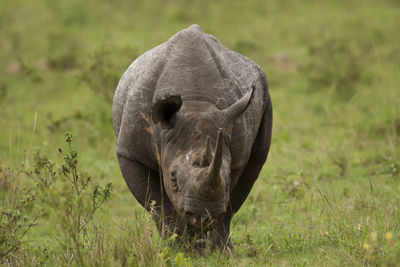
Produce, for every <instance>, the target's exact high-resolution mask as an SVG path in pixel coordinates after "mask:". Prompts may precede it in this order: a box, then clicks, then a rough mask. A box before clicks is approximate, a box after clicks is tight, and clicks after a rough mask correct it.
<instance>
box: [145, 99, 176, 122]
mask: <svg viewBox="0 0 400 267" xmlns="http://www.w3.org/2000/svg"><path fill="white" fill-rule="evenodd" d="M181 106H182V99H181V97H180V96H176V95H172V96H168V97H167V98H165V99H161V100H158V101H157V102H156V103H154V104H153V106H152V108H151V117H152V120H153V122H154V123H159V122H161V123H162V124H163V125H165V126H168V125H169V126H171V124H172V122H173V120H174V118H175V115H176V113H177V112H178V111H179V109H180V108H181Z"/></svg>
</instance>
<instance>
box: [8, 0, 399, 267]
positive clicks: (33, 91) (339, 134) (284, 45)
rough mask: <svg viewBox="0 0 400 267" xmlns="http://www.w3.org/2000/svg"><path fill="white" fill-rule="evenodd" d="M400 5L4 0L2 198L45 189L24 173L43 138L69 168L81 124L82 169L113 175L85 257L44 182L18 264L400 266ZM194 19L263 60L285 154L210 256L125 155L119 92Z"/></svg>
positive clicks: (272, 162)
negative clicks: (129, 177) (66, 158)
mask: <svg viewBox="0 0 400 267" xmlns="http://www.w3.org/2000/svg"><path fill="white" fill-rule="evenodd" d="M399 8H400V6H399V4H398V3H397V2H396V1H389V0H386V1H379V2H378V1H373V0H367V1H357V0H354V1H325V2H323V3H321V2H318V1H307V2H304V3H303V2H299V1H290V0H289V1H259V0H254V1H247V2H246V1H225V0H223V1H218V2H211V1H179V0H175V1H167V2H162V3H161V2H157V1H155V0H151V1H130V2H126V1H112V2H108V1H85V2H82V1H75V0H72V1H63V2H62V1H45V0H40V1H35V2H31V1H26V0H18V1H2V2H1V3H0V28H1V29H2V30H1V31H0V48H1V52H0V70H1V71H0V105H1V108H0V166H1V167H2V168H3V170H10V171H9V172H7V173H4V172H2V175H0V184H1V186H0V197H1V199H10V198H9V197H10V196H12V197H14V198H15V199H21V198H20V197H22V196H23V195H24V194H23V193H18V194H17V193H13V192H17V191H18V190H21V191H18V192H24V191H23V190H26V189H23V188H22V187H20V185H21V184H24V185H26V187H29V186H32V187H33V188H34V186H35V182H34V181H32V180H30V179H29V177H28V176H26V175H25V174H24V173H25V171H31V170H33V169H34V164H35V154H36V152H37V151H40V155H46V157H47V158H49V159H52V162H54V163H55V166H58V167H60V165H61V164H62V162H63V157H62V155H60V153H59V152H58V148H59V147H62V148H63V150H65V147H64V145H63V144H64V140H63V136H64V132H67V131H69V132H72V133H73V134H74V146H75V148H76V150H78V151H79V164H80V165H79V166H80V167H79V168H80V169H79V170H80V171H82V172H83V173H85V174H89V175H90V176H93V177H94V179H95V183H97V184H107V183H108V182H111V183H112V185H113V192H112V193H111V195H110V198H109V199H108V200H107V201H106V202H105V203H104V205H103V206H102V207H101V209H98V210H97V211H96V214H95V215H94V217H93V220H92V221H91V222H90V224H89V225H90V227H89V228H88V230H87V231H88V232H87V233H86V234H85V238H84V240H83V245H82V250H81V257H82V259H81V260H79V258H78V257H77V256H78V254H79V253H78V254H77V253H76V251H75V252H74V251H73V250H68V249H65V247H63V246H62V244H63V242H61V241H60V240H58V239H57V238H55V237H56V236H57V234H58V233H60V231H61V232H62V230H60V228H59V227H60V226H61V224H59V223H58V222H59V215H57V214H58V212H59V211H57V210H56V209H54V208H50V207H47V208H46V207H45V208H43V209H39V207H40V203H39V200H40V198H39V197H38V196H37V197H36V198H35V199H33V200H30V199H29V201H28V200H27V199H25V200H24V201H28V202H29V203H28V204H29V205H28V204H27V205H26V206H24V208H22V209H20V210H21V212H22V214H23V216H26V218H27V222H32V224H34V225H32V226H31V227H29V225H30V224H26V223H25V224H23V225H22V226H21V227H22V228H21V229H26V227H28V228H29V231H27V232H26V234H24V235H22V234H19V233H20V232H18V231H15V232H12V233H15V235H14V236H13V237H15V238H17V239H15V240H16V241H15V242H16V243H15V242H14V243H13V244H15V245H16V247H17V250H15V251H13V253H12V255H11V256H9V257H2V258H1V262H2V264H4V265H32V264H40V265H47V266H53V265H68V264H69V265H103V266H109V265H128V266H137V265H140V266H147V265H160V266H184V265H193V266H220V265H234V266H248V265H250V264H252V265H254V266H265V265H279V266H288V265H295V266H343V265H345V266H346V265H347V266H358V265H367V266H369V265H372V266H375V265H386V266H396V265H397V264H398V262H399V261H400V232H399V224H400V215H399V212H398V209H399V206H400V197H399V196H400V194H399V193H400V192H399V191H400V189H399V188H400V187H399V182H400V181H399V180H400V103H399V99H400V90H399V87H400V82H399V79H398V77H399V75H400V64H399V62H400V51H399V46H398V44H399V43H400V39H399V38H400V37H399V35H398V33H397V31H398V21H399V20H400V12H399ZM193 23H198V24H200V25H201V26H202V28H203V29H204V30H205V31H207V32H209V33H211V34H213V35H215V36H216V37H217V38H218V39H219V40H220V41H221V42H222V43H223V44H224V45H225V46H227V47H228V48H231V49H234V50H237V51H239V52H241V53H244V54H245V55H246V56H248V57H250V58H252V59H253V60H255V61H256V62H257V63H258V64H260V66H261V67H262V68H263V69H264V70H265V72H266V73H267V76H268V77H269V83H270V93H271V97H272V100H273V105H274V129H273V140H272V146H271V152H270V156H269V158H268V161H267V163H266V166H265V168H264V169H263V171H262V173H261V175H260V177H259V179H258V181H257V182H256V184H255V187H254V188H253V190H252V192H251V194H250V196H249V198H248V199H247V201H246V202H245V204H244V205H243V207H242V209H241V210H240V211H239V212H238V213H237V215H236V216H235V217H234V220H233V222H232V228H231V229H232V239H233V243H234V245H235V246H236V253H235V254H234V255H224V254H222V255H221V254H218V253H213V254H210V255H208V256H204V257H203V256H198V255H194V254H192V253H190V252H188V251H186V250H182V249H178V248H175V247H173V246H171V245H170V242H172V241H173V240H161V239H160V237H159V236H158V233H157V231H156V229H155V227H154V225H153V223H152V221H151V219H150V215H149V214H147V213H146V212H144V210H143V209H142V208H141V207H140V206H139V205H138V204H137V203H136V201H135V200H134V198H133V197H132V195H131V194H130V192H129V190H128V188H127V186H126V185H125V182H124V180H123V178H122V176H121V174H120V171H119V168H118V164H117V161H116V157H115V136H114V133H113V129H112V121H111V102H110V100H111V98H112V94H113V90H114V88H115V86H116V84H117V82H118V79H119V77H120V76H121V75H122V74H123V72H124V71H125V69H126V68H127V67H128V65H129V64H130V62H131V61H133V60H134V59H135V58H136V57H137V56H138V55H140V54H142V53H143V52H145V51H147V50H149V49H150V48H153V47H154V46H156V45H158V44H160V43H161V42H163V41H165V40H167V39H168V38H169V37H170V36H172V35H173V34H174V33H176V32H177V31H179V30H181V29H183V28H185V27H187V26H189V25H190V24H193ZM9 168H10V169H9ZM17 173H18V175H16V174H17ZM6 177H16V178H13V179H11V178H10V179H8V180H7V183H6V182H5V181H6ZM11 181H13V183H11ZM12 188H13V189H14V190H11V189H12ZM16 188H19V189H18V190H17V191H16ZM32 194H33V193H32ZM89 195H90V194H89ZM61 200H62V198H61V196H60V201H61ZM7 203H16V202H6V201H5V200H2V211H3V210H4V209H5V208H7V207H14V208H13V210H14V211H15V210H18V209H19V208H18V207H16V206H9V205H10V204H7ZM61 203H67V202H61ZM7 205H8V206H7ZM66 205H67V204H66ZM20 208H21V206H20ZM64 208H65V207H64ZM60 209H62V207H60ZM39 211H40V212H39ZM23 216H22V217H18V218H21V219H20V220H23V218H24V217H23ZM3 218H4V217H3ZM2 222H4V221H2ZM21 222H22V221H21ZM7 223H10V221H7ZM7 225H8V224H7ZM3 229H4V228H3ZM7 233H11V232H7ZM2 238H3V237H2ZM3 240H4V239H1V242H2V244H0V247H1V246H3V244H4V241H3Z"/></svg>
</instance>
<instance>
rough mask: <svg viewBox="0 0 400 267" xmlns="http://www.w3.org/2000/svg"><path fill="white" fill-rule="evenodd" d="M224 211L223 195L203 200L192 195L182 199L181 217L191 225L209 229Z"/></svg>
mask: <svg viewBox="0 0 400 267" xmlns="http://www.w3.org/2000/svg"><path fill="white" fill-rule="evenodd" d="M225 211H226V205H225V197H221V198H219V199H217V200H204V199H197V198H192V197H185V198H184V199H183V212H184V216H183V218H184V219H185V220H186V221H187V222H188V223H189V224H191V225H192V226H194V227H196V228H198V229H202V230H211V229H212V228H214V226H215V224H216V223H217V222H218V221H219V219H220V218H221V217H222V214H224V213H225Z"/></svg>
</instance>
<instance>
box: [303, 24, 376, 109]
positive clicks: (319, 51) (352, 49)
mask: <svg viewBox="0 0 400 267" xmlns="http://www.w3.org/2000/svg"><path fill="white" fill-rule="evenodd" d="M362 28H363V27H354V28H353V27H351V26H349V25H344V26H343V27H341V28H340V29H338V30H335V31H332V32H326V33H325V35H322V36H321V37H320V38H317V39H318V41H317V42H314V43H312V44H310V45H309V47H308V54H309V61H308V62H307V63H305V64H303V65H302V66H301V67H300V71H301V73H302V74H303V75H304V76H305V77H306V82H307V88H308V89H309V90H310V91H313V92H315V91H328V92H332V93H333V94H334V96H335V97H336V98H338V99H339V100H344V101H346V100H349V99H350V98H352V97H353V96H354V95H355V93H356V91H357V87H358V85H359V83H360V82H361V81H363V79H366V78H369V77H367V76H366V68H367V67H368V59H369V55H370V54H371V50H372V45H371V43H370V40H369V39H368V38H365V39H364V38H361V37H360V34H357V32H358V31H362Z"/></svg>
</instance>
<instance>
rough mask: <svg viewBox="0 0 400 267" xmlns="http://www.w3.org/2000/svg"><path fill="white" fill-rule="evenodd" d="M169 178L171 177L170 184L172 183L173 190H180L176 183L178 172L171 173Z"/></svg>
mask: <svg viewBox="0 0 400 267" xmlns="http://www.w3.org/2000/svg"><path fill="white" fill-rule="evenodd" d="M169 177H170V182H171V188H172V189H173V190H174V191H177V190H178V184H177V182H176V172H175V171H171V173H170V175H169Z"/></svg>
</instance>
